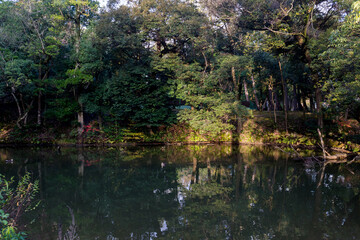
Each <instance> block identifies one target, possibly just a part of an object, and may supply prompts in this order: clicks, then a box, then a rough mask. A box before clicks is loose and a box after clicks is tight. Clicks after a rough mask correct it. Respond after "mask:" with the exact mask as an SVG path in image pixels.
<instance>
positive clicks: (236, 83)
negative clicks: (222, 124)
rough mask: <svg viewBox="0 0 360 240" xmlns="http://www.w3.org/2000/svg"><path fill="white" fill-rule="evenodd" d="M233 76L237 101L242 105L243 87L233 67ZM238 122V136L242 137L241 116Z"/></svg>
mask: <svg viewBox="0 0 360 240" xmlns="http://www.w3.org/2000/svg"><path fill="white" fill-rule="evenodd" d="M231 76H232V79H233V83H234V89H235V97H236V101H238V102H239V104H240V95H241V90H242V87H241V84H240V81H239V80H237V79H236V75H235V67H231ZM236 121H237V127H236V131H237V133H238V135H239V136H240V134H241V131H242V120H241V116H236Z"/></svg>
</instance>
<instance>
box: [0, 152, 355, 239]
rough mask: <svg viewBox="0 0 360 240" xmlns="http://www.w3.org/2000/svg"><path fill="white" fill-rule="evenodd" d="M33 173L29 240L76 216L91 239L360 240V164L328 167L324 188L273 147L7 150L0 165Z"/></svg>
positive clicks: (79, 229)
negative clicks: (34, 195)
mask: <svg viewBox="0 0 360 240" xmlns="http://www.w3.org/2000/svg"><path fill="white" fill-rule="evenodd" d="M302 154H304V155H311V154H314V153H312V152H304V153H302ZM6 159H14V161H13V163H12V164H11V163H9V162H7V161H5V160H6ZM25 171H30V172H32V173H33V178H34V179H39V184H40V192H39V194H38V198H39V199H40V200H41V202H40V205H39V206H38V207H37V208H36V209H35V210H34V211H32V212H31V213H27V214H26V215H25V216H24V218H23V221H24V223H23V224H25V225H26V228H25V230H26V231H27V232H28V233H29V236H30V239H35V240H37V239H41V240H46V239H57V238H58V236H59V231H61V232H62V235H65V233H66V232H67V231H68V230H69V227H71V224H72V221H74V223H75V224H76V229H75V230H76V235H77V236H78V237H79V238H80V239H82V240H83V239H84V240H85V239H86V240H87V239H106V240H115V239H134V240H135V239H314V240H315V239H316V240H318V239H341V240H343V239H360V200H359V186H360V168H359V166H357V165H354V166H346V165H331V166H327V167H326V169H325V173H324V177H323V179H322V181H321V182H320V183H321V186H320V187H319V188H317V185H318V184H319V180H320V175H321V169H319V168H318V167H316V166H315V167H314V166H311V165H307V166H304V165H303V164H302V163H294V161H292V160H291V157H290V156H289V155H287V154H286V153H284V152H282V151H280V150H276V149H274V148H268V147H254V146H218V145H210V146H162V147H127V148H113V149H106V150H104V149H76V148H63V149H61V151H57V150H55V149H51V148H40V149H29V148H24V149H19V148H18V149H14V148H3V149H0V173H3V174H5V175H6V176H8V177H10V176H17V177H18V176H21V175H23V174H24V173H25ZM71 213H72V214H71ZM72 218H73V220H72Z"/></svg>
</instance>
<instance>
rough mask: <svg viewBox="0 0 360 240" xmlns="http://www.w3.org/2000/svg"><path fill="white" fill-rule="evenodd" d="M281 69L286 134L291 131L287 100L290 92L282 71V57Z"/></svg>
mask: <svg viewBox="0 0 360 240" xmlns="http://www.w3.org/2000/svg"><path fill="white" fill-rule="evenodd" d="M279 69H280V76H281V84H282V87H283V93H284V94H283V95H284V114H285V131H286V134H288V133H289V131H288V102H287V98H288V94H287V87H286V83H285V80H284V76H283V73H282V67H281V61H280V59H279Z"/></svg>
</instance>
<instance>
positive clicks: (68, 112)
mask: <svg viewBox="0 0 360 240" xmlns="http://www.w3.org/2000/svg"><path fill="white" fill-rule="evenodd" d="M359 14H360V3H359V1H352V0H335V1H329V0H306V1H297V0H286V1H278V0H270V1H268V0H267V1H264V0H259V1H243V0H217V1H212V0H203V1H199V2H195V3H194V1H190V0H188V1H181V0H144V1H137V0H132V1H130V3H129V4H127V5H121V4H120V3H119V2H117V1H116V0H113V1H109V2H108V5H107V7H104V8H100V7H99V4H98V2H95V1H93V0H81V1H75V0H42V1H40V0H17V1H10V0H2V1H0V107H1V116H0V117H1V119H0V121H2V122H6V123H14V125H15V124H16V125H17V127H18V128H19V129H22V128H24V127H25V126H27V125H29V124H30V125H39V126H45V127H47V128H52V127H61V126H66V127H69V126H71V127H72V129H74V131H73V132H72V134H73V135H74V136H78V137H81V136H82V135H83V134H84V132H87V130H86V126H89V125H88V124H89V123H94V124H97V126H99V128H100V129H101V128H103V127H104V126H105V127H106V126H107V127H109V126H113V125H116V126H120V127H129V126H130V127H131V128H140V129H142V130H145V131H149V132H151V133H152V132H153V131H154V130H156V129H159V128H162V127H163V126H168V125H170V124H174V123H179V122H180V123H181V122H185V123H186V124H187V125H188V126H189V127H190V128H191V129H193V130H195V131H198V132H199V133H201V134H205V135H206V136H208V137H210V138H212V137H214V136H215V135H219V134H221V133H223V132H224V131H230V130H231V131H236V130H237V132H238V133H240V132H241V130H242V128H243V124H244V118H247V117H248V116H251V111H249V109H250V108H251V109H257V110H260V111H263V110H267V111H273V112H274V122H275V125H276V124H277V122H278V121H279V120H278V119H277V116H276V111H279V110H282V111H284V113H285V120H284V121H285V130H286V132H287V131H288V124H287V121H288V111H304V113H305V112H314V113H316V115H317V119H318V121H317V127H319V128H320V129H323V128H324V120H323V119H324V114H327V115H326V116H327V117H328V118H333V119H339V117H342V118H345V119H347V118H349V117H352V118H355V119H357V120H360V116H359V114H358V109H360V100H359V94H360V86H359V78H360V77H359V76H360V68H359V66H360V58H359V56H360V54H359V50H360V47H359V46H360V45H359V44H360V42H359V21H360V20H359V18H360V17H359Z"/></svg>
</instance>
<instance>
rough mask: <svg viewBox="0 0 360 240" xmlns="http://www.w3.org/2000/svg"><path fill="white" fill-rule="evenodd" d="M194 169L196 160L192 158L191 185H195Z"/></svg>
mask: <svg viewBox="0 0 360 240" xmlns="http://www.w3.org/2000/svg"><path fill="white" fill-rule="evenodd" d="M196 168H197V159H196V157H193V169H192V172H191V182H190V183H191V184H194V183H195V176H196Z"/></svg>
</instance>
